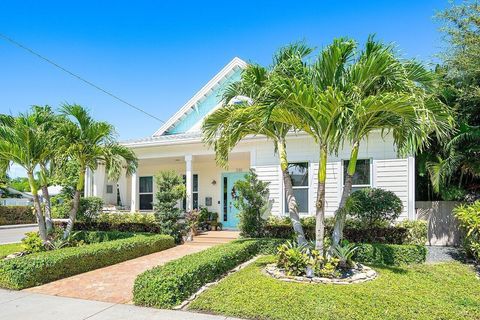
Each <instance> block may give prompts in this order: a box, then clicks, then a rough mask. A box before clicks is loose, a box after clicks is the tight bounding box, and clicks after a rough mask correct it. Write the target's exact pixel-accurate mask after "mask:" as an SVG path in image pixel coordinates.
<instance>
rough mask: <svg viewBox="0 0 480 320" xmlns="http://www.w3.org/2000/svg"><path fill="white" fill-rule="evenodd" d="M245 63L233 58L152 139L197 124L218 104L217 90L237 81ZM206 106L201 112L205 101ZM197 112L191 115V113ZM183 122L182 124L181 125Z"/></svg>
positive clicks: (188, 128)
mask: <svg viewBox="0 0 480 320" xmlns="http://www.w3.org/2000/svg"><path fill="white" fill-rule="evenodd" d="M246 66H247V63H246V62H245V61H243V60H242V59H240V58H238V57H235V58H233V59H232V61H230V62H229V63H228V64H227V65H226V66H225V67H224V68H223V69H222V70H220V72H219V73H217V74H216V75H215V76H214V77H213V78H212V79H211V80H210V81H209V82H208V83H207V84H206V85H205V86H204V87H203V88H202V89H200V91H198V92H197V93H196V94H195V95H194V96H193V97H192V98H191V99H190V100H189V101H188V102H187V103H186V104H185V105H183V107H182V108H180V110H178V111H177V112H176V113H175V114H174V115H173V116H172V117H171V118H170V119H168V120H167V121H166V122H165V123H164V124H163V125H162V126H161V127H160V129H158V130H157V131H156V132H155V133H154V134H153V137H158V136H162V135H169V134H178V133H184V132H186V131H189V130H190V129H192V127H193V126H195V124H198V122H199V121H201V120H202V119H203V117H204V116H205V115H206V114H208V113H209V112H211V111H212V110H213V109H215V108H216V107H217V105H218V104H219V103H220V97H218V96H217V95H215V94H218V92H216V91H219V89H222V88H224V87H225V86H226V85H227V84H228V83H229V82H231V81H233V80H238V79H239V76H240V72H241V70H243V69H245V68H246ZM209 98H210V100H209V101H208V105H205V106H204V107H203V108H202V109H201V112H199V106H200V105H201V103H202V102H205V101H206V100H207V99H209ZM195 111H197V113H196V114H193V115H192V112H195ZM182 122H183V123H182Z"/></svg>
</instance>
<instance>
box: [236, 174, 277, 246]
mask: <svg viewBox="0 0 480 320" xmlns="http://www.w3.org/2000/svg"><path fill="white" fill-rule="evenodd" d="M268 184H269V183H268V182H263V181H260V180H259V179H258V176H257V174H256V173H255V171H254V170H250V172H249V173H247V174H246V175H245V178H244V179H242V180H238V181H236V182H235V202H234V204H235V207H236V208H237V209H239V210H240V212H239V214H238V216H239V218H240V223H239V225H238V228H239V229H240V231H241V235H242V236H244V237H249V238H257V237H261V236H262V235H263V231H264V225H265V223H266V219H267V217H268V215H269V214H270V209H271V208H270V202H269V198H268V197H269V190H268Z"/></svg>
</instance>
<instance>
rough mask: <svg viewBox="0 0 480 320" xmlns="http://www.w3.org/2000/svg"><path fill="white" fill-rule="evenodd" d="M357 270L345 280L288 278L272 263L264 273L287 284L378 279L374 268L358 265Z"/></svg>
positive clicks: (340, 282)
mask: <svg viewBox="0 0 480 320" xmlns="http://www.w3.org/2000/svg"><path fill="white" fill-rule="evenodd" d="M358 266H359V267H358V268H357V269H352V275H350V276H348V277H344V278H321V277H313V278H307V277H299V276H296V277H295V276H288V275H286V274H285V271H284V270H283V269H280V268H278V267H277V265H276V264H274V263H272V264H269V265H267V266H266V267H265V269H264V273H266V274H267V275H269V276H271V277H273V278H275V279H278V280H282V281H287V282H301V283H330V284H354V283H362V282H366V281H371V280H373V279H375V278H376V277H377V272H376V271H375V270H373V269H372V268H369V267H367V266H364V265H362V264H358Z"/></svg>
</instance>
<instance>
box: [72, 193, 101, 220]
mask: <svg viewBox="0 0 480 320" xmlns="http://www.w3.org/2000/svg"><path fill="white" fill-rule="evenodd" d="M102 207H103V199H102V198H100V197H85V198H80V207H79V208H78V214H77V219H78V220H85V221H88V220H95V219H96V218H97V216H98V215H99V214H100V213H101V212H102Z"/></svg>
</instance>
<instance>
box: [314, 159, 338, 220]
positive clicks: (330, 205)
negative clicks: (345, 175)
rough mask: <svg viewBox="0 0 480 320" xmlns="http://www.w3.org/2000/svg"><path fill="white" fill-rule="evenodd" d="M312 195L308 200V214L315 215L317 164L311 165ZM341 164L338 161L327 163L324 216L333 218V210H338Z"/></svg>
mask: <svg viewBox="0 0 480 320" xmlns="http://www.w3.org/2000/svg"><path fill="white" fill-rule="evenodd" d="M311 168H312V170H311V171H312V172H311V174H312V176H313V179H312V184H311V188H312V191H311V192H310V194H311V195H312V197H311V199H310V214H311V215H314V214H315V210H316V208H315V202H316V199H317V182H318V163H312V165H311ZM340 179H341V163H340V162H339V161H336V162H329V163H327V180H326V182H325V214H326V215H327V216H333V214H334V212H335V210H336V209H337V208H338V203H339V202H340V193H341V191H342V190H341V185H340Z"/></svg>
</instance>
